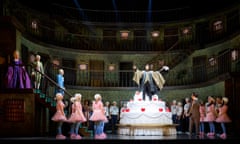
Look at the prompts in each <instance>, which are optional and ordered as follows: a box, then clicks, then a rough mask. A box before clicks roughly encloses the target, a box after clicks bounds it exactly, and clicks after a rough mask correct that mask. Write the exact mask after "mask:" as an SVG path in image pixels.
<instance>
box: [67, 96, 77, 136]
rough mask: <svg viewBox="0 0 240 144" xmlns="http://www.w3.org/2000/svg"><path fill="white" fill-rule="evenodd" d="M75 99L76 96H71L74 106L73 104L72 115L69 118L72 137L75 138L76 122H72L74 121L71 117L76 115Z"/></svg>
mask: <svg viewBox="0 0 240 144" xmlns="http://www.w3.org/2000/svg"><path fill="white" fill-rule="evenodd" d="M75 100H76V98H75V97H71V98H70V101H71V103H72V106H71V115H70V117H69V118H68V122H70V123H71V128H70V139H74V138H75V136H76V135H75V132H74V130H75V122H72V121H71V119H72V117H73V116H74V114H75V111H76V108H75V104H74V102H75Z"/></svg>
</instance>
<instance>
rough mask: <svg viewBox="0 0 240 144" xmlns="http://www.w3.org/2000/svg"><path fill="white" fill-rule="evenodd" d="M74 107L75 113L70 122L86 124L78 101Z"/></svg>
mask: <svg viewBox="0 0 240 144" xmlns="http://www.w3.org/2000/svg"><path fill="white" fill-rule="evenodd" d="M73 105H74V112H73V113H72V114H71V116H70V117H69V119H68V121H69V122H73V123H75V122H85V121H86V118H85V116H84V115H83V111H82V105H81V103H80V102H79V101H76V102H75V103H74V104H73Z"/></svg>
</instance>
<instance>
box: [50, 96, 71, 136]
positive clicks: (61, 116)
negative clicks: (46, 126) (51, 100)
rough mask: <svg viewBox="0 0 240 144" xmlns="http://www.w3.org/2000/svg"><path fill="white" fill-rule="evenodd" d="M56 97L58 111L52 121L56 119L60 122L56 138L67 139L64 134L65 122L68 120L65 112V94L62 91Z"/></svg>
mask: <svg viewBox="0 0 240 144" xmlns="http://www.w3.org/2000/svg"><path fill="white" fill-rule="evenodd" d="M55 99H56V101H57V104H56V113H55V114H54V115H53V117H52V121H55V122H57V123H58V126H57V136H56V139H66V136H64V135H63V134H62V125H63V122H65V121H66V120H67V118H66V116H65V113H64V108H65V104H64V103H63V95H62V94H61V93H57V94H56V98H55Z"/></svg>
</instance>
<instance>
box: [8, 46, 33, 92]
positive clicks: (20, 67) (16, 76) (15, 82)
mask: <svg viewBox="0 0 240 144" xmlns="http://www.w3.org/2000/svg"><path fill="white" fill-rule="evenodd" d="M5 83H6V88H18V89H26V88H32V86H31V79H30V77H29V75H28V72H27V70H26V68H25V66H24V64H23V62H22V60H21V59H20V53H19V51H17V50H15V51H14V52H13V60H12V61H11V63H10V65H9V66H8V70H7V74H6V78H5Z"/></svg>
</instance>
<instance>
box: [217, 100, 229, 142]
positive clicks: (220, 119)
mask: <svg viewBox="0 0 240 144" xmlns="http://www.w3.org/2000/svg"><path fill="white" fill-rule="evenodd" d="M227 103H228V98H227V97H223V98H222V104H221V105H220V107H219V108H218V111H219V112H218V116H217V119H216V122H217V123H220V124H221V128H222V132H223V133H222V134H221V135H220V138H223V139H225V138H227V130H226V126H225V123H229V122H231V119H230V117H229V116H228V114H227V111H228V105H227Z"/></svg>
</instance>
